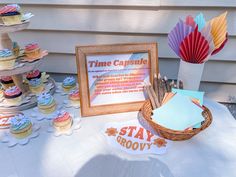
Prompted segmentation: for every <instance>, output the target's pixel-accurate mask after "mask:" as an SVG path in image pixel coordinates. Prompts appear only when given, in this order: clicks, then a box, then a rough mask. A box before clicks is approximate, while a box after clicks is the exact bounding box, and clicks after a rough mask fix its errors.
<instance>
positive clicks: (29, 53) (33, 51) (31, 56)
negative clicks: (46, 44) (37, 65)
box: [25, 43, 41, 61]
mask: <svg viewBox="0 0 236 177" xmlns="http://www.w3.org/2000/svg"><path fill="white" fill-rule="evenodd" d="M25 55H26V57H27V59H28V60H29V61H32V60H35V59H39V58H40V57H41V49H40V47H39V45H38V44H37V43H32V44H28V45H26V46H25Z"/></svg>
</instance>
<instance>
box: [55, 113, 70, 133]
mask: <svg viewBox="0 0 236 177" xmlns="http://www.w3.org/2000/svg"><path fill="white" fill-rule="evenodd" d="M53 126H54V128H55V129H56V130H57V131H60V132H63V131H67V130H69V129H70V128H71V126H72V117H71V116H70V114H69V113H68V112H66V111H61V112H58V114H57V116H56V117H55V118H54V119H53Z"/></svg>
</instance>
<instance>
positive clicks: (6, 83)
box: [0, 76, 15, 90]
mask: <svg viewBox="0 0 236 177" xmlns="http://www.w3.org/2000/svg"><path fill="white" fill-rule="evenodd" d="M0 82H1V84H2V86H3V88H4V89H5V90H6V89H8V88H9V87H13V86H14V85H15V84H14V82H13V80H12V77H11V76H2V77H1V78H0Z"/></svg>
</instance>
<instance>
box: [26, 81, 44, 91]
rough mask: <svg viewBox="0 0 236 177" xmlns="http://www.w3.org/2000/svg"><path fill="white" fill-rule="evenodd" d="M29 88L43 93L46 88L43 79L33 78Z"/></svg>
mask: <svg viewBox="0 0 236 177" xmlns="http://www.w3.org/2000/svg"><path fill="white" fill-rule="evenodd" d="M29 89H30V91H31V92H32V93H35V94H38V93H41V92H42V91H43V90H44V84H43V82H42V79H37V78H35V79H31V80H30V81H29Z"/></svg>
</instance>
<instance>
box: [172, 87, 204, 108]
mask: <svg viewBox="0 0 236 177" xmlns="http://www.w3.org/2000/svg"><path fill="white" fill-rule="evenodd" d="M172 92H173V93H180V94H181V95H185V96H189V97H190V98H192V99H193V98H195V99H197V100H199V104H200V105H201V106H202V105H203V97H204V92H198V91H192V90H183V89H175V88H172Z"/></svg>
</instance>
